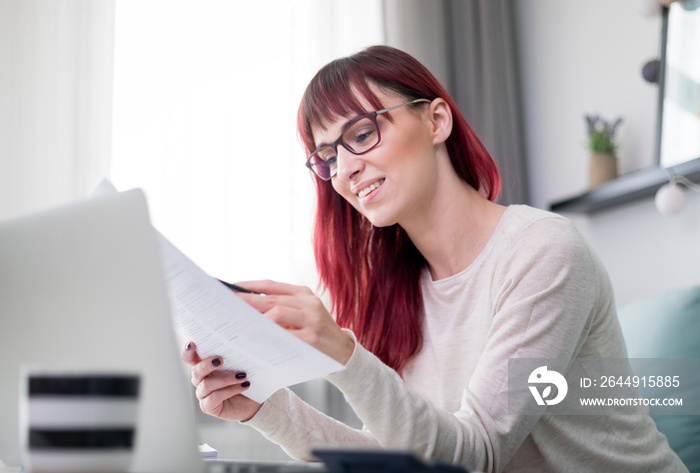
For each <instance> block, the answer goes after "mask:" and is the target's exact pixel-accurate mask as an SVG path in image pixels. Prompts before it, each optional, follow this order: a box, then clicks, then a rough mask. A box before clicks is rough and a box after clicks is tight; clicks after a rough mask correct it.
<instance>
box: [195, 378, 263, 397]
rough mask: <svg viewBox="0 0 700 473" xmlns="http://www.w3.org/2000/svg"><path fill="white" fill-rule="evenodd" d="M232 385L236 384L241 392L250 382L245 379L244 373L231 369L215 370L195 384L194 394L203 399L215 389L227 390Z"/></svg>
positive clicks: (214, 391)
mask: <svg viewBox="0 0 700 473" xmlns="http://www.w3.org/2000/svg"><path fill="white" fill-rule="evenodd" d="M233 386H238V388H237V389H239V391H241V392H242V391H245V390H246V389H247V388H248V387H249V386H250V382H248V381H246V374H245V373H242V372H231V371H220V372H215V373H213V374H211V375H210V376H207V377H206V378H204V379H203V380H202V381H201V382H200V383H199V384H197V389H196V391H195V394H196V396H197V399H204V398H206V397H209V396H210V395H212V394H213V393H216V392H217V391H221V390H226V391H228V390H229V388H231V387H233ZM235 394H238V393H235Z"/></svg>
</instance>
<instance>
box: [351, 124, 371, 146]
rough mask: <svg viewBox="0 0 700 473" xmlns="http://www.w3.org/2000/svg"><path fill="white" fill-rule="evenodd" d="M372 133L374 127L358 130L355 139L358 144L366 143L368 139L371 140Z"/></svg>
mask: <svg viewBox="0 0 700 473" xmlns="http://www.w3.org/2000/svg"><path fill="white" fill-rule="evenodd" d="M372 135H374V129H373V128H370V129H365V130H358V131H357V132H356V133H355V137H354V138H353V141H354V142H355V143H357V144H363V143H365V142H366V141H367V140H371V139H372Z"/></svg>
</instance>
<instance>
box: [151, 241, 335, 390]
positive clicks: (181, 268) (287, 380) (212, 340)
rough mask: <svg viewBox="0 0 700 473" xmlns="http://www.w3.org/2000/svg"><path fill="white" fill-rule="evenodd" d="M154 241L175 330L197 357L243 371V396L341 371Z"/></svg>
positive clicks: (172, 249) (171, 248)
mask: <svg viewBox="0 0 700 473" xmlns="http://www.w3.org/2000/svg"><path fill="white" fill-rule="evenodd" d="M159 243H160V246H161V252H162V255H163V262H164V268H165V278H166V282H167V286H168V293H169V297H170V303H171V311H172V316H173V323H174V326H175V329H176V330H177V331H178V332H179V334H180V335H181V336H182V337H183V338H185V339H186V340H191V341H193V342H194V343H195V344H196V345H197V352H198V353H199V356H200V357H201V358H207V357H210V356H214V355H218V356H221V357H222V358H223V360H224V365H223V369H225V370H236V371H245V372H246V373H247V374H248V377H247V380H248V381H250V388H249V389H248V390H247V391H246V392H245V393H244V394H245V396H247V397H249V398H250V399H252V400H254V401H257V402H263V401H265V400H266V399H267V398H268V397H270V396H271V395H272V394H273V393H274V392H275V391H277V390H279V389H280V388H283V387H286V386H291V385H293V384H298V383H301V382H304V381H308V380H311V379H314V378H318V377H321V376H325V375H327V374H330V373H333V372H336V371H340V370H342V369H344V366H343V365H342V364H340V363H338V362H337V361H335V360H334V359H332V358H330V357H329V356H327V355H326V354H324V353H322V352H320V351H319V350H317V349H316V348H314V347H312V346H311V345H309V344H307V343H305V342H303V341H301V340H299V339H298V338H296V337H295V336H294V335H292V334H290V333H289V332H287V331H286V330H284V329H283V328H282V327H280V326H279V325H277V324H276V323H274V322H272V321H271V320H269V319H267V318H266V317H265V316H264V315H262V314H261V313H260V312H258V311H257V310H256V309H254V308H253V307H251V306H250V305H248V304H247V303H246V302H244V301H243V300H242V299H241V298H239V297H238V296H236V295H235V294H234V293H233V292H231V290H230V289H228V288H227V287H225V286H224V285H223V284H221V283H220V282H219V281H218V280H216V279H214V278H213V277H212V276H209V275H208V274H206V273H205V272H204V271H203V270H202V269H200V268H199V267H198V266H197V265H196V264H194V262H192V261H191V260H190V259H189V258H187V257H186V256H185V255H184V254H183V253H182V252H180V251H179V250H178V249H177V248H176V247H175V246H174V245H173V244H172V243H170V242H169V241H168V240H167V239H166V238H165V237H164V236H162V235H160V234H159ZM220 369H221V368H220Z"/></svg>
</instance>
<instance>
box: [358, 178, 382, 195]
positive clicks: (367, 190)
mask: <svg viewBox="0 0 700 473" xmlns="http://www.w3.org/2000/svg"><path fill="white" fill-rule="evenodd" d="M383 183H384V179H380V180H378V181H376V182H373V183H372V184H370V185H368V186H367V187H365V188H364V189H362V190H361V191H360V192H358V193H357V197H359V198H360V199H364V198H365V197H367V196H368V195H369V194H371V193H372V192H373V191H374V190H375V189H376V188H377V187H379V186H381V185H382V184H383Z"/></svg>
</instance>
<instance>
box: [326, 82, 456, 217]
mask: <svg viewBox="0 0 700 473" xmlns="http://www.w3.org/2000/svg"><path fill="white" fill-rule="evenodd" d="M374 91H375V93H376V94H377V96H378V98H379V100H380V101H381V102H382V104H383V106H384V107H385V108H389V107H393V106H395V105H400V104H402V103H406V102H408V101H409V100H410V99H407V98H406V97H403V96H400V95H395V94H387V93H382V92H381V91H379V90H378V89H375V90H374ZM358 100H360V102H361V103H363V102H365V101H364V100H361V99H358ZM441 100H442V99H437V100H436V101H441ZM436 101H434V102H432V103H422V104H420V105H417V106H413V105H409V106H405V107H400V108H397V109H396V110H392V111H391V112H388V114H391V117H392V118H393V120H394V121H393V123H392V122H390V121H389V120H388V118H387V114H381V115H378V116H377V124H378V127H379V130H380V133H381V141H380V143H379V144H378V145H377V146H376V147H375V148H373V149H371V150H370V151H369V152H367V153H365V154H362V155H359V156H358V155H354V154H352V153H350V152H349V151H348V150H347V149H345V148H344V147H343V146H342V145H338V151H337V152H338V172H337V174H336V175H335V176H334V177H333V178H332V181H331V182H332V184H333V188H334V189H335V190H336V192H338V194H340V195H341V196H343V198H344V199H345V200H347V201H348V202H349V203H350V204H351V205H352V206H353V207H354V208H355V209H356V210H357V211H358V212H360V213H361V214H362V215H364V216H365V217H366V218H367V219H368V220H369V221H370V222H371V223H372V224H373V225H375V226H377V227H385V226H390V225H393V224H397V223H398V224H400V225H402V226H404V228H406V225H407V224H409V223H410V222H411V221H418V222H419V221H420V216H421V212H426V211H430V210H429V209H430V202H431V201H432V200H433V196H434V195H435V194H436V192H437V189H438V181H439V179H438V178H439V167H440V166H438V164H437V161H438V160H437V159H436V149H437V148H438V146H439V145H440V144H441V143H442V142H443V141H444V140H436V139H435V121H434V120H433V119H432V118H431V117H432V115H433V114H432V110H433V109H434V108H435V102H436ZM442 103H443V104H444V101H442ZM363 105H364V106H365V108H366V110H368V111H371V110H372V108H370V106H369V104H367V103H363ZM352 118H355V117H354V116H346V117H339V118H338V119H337V120H336V121H335V122H333V123H332V124H331V125H330V126H328V128H326V129H321V130H314V141H315V143H316V144H317V145H318V144H319V143H332V142H334V141H335V140H336V139H337V138H338V136H340V134H341V132H342V131H343V126H344V124H345V123H346V122H347V121H348V120H349V119H352ZM450 125H451V122H450ZM436 141H439V142H436ZM416 219H418V220H416Z"/></svg>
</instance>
